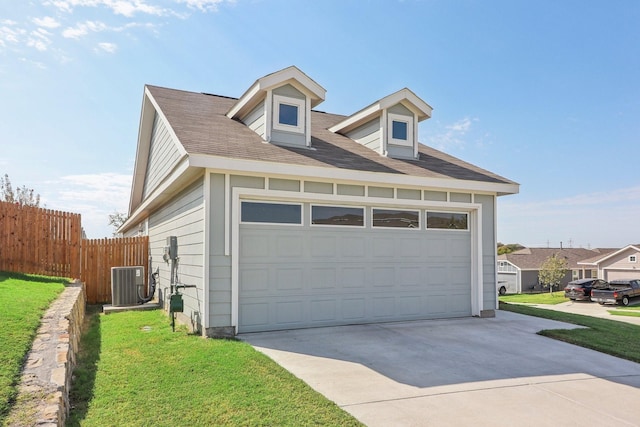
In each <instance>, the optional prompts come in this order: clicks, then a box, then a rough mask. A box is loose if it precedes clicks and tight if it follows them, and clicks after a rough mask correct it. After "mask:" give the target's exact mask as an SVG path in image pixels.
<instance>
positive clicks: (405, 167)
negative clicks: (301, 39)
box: [119, 67, 519, 336]
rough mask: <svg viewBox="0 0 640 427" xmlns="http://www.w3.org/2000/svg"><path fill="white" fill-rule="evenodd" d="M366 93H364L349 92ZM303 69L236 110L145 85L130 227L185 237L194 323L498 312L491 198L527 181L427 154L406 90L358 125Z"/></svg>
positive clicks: (160, 243) (301, 324) (244, 99)
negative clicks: (331, 104)
mask: <svg viewBox="0 0 640 427" xmlns="http://www.w3.org/2000/svg"><path fill="white" fill-rule="evenodd" d="M350 95H352V96H353V95H358V94H350ZM324 98H325V89H324V88H322V87H321V86H320V85H319V84H318V83H316V82H315V81H314V80H312V79H311V78H309V77H308V76H307V75H306V74H304V73H303V72H301V71H300V70H299V69H298V68H296V67H289V68H286V69H284V70H281V71H278V72H276V73H273V74H269V75H267V76H265V77H262V78H260V79H258V80H257V81H256V82H255V83H254V84H253V85H252V86H251V87H250V88H249V89H248V90H247V91H246V92H245V93H244V94H243V95H242V96H241V97H240V98H239V99H235V98H229V97H224V96H216V95H209V94H204V93H194V92H185V91H181V90H174V89H166V88H161V87H155V86H146V87H145V89H144V96H143V103H142V113H141V119H140V131H139V137H138V147H137V154H136V163H135V170H134V176H133V186H132V190H131V200H130V207H129V218H128V220H127V221H126V222H125V223H124V224H123V225H122V227H121V228H120V230H119V231H121V232H123V233H124V234H125V235H134V234H136V233H143V234H148V235H149V241H150V253H151V257H152V260H151V262H150V264H151V267H152V268H153V269H154V270H155V269H156V268H160V284H159V288H160V291H161V292H160V295H161V299H162V300H163V301H165V306H166V300H167V299H168V298H167V293H168V292H169V289H170V280H171V279H170V273H169V267H168V266H167V264H166V263H165V262H164V261H163V259H162V255H163V250H164V247H165V245H166V244H167V237H169V236H177V240H178V256H179V266H178V278H177V281H178V282H179V283H183V284H188V285H194V286H195V287H194V288H192V289H184V291H183V294H184V313H183V314H181V315H180V316H179V317H178V320H179V321H182V322H185V323H189V324H190V325H191V326H192V327H193V329H194V330H196V331H198V332H199V333H202V334H203V335H206V336H228V335H234V334H236V333H239V332H253V331H267V330H277V329H291V328H305V327H314V326H329V325H344V324H358V323H371V322H386V321H398V320H413V319H430V318H446V317H461V316H493V315H494V310H495V309H496V307H497V298H496V271H495V268H496V250H495V248H496V237H495V236H496V229H495V224H496V218H495V215H496V203H497V197H498V196H501V195H508V194H515V193H517V192H518V190H519V185H518V184H517V183H515V182H513V181H510V180H508V179H506V178H503V177H501V176H498V175H496V174H494V173H491V172H488V171H486V170H483V169H481V168H479V167H477V166H474V165H471V164H469V163H466V162H464V161H462V160H459V159H457V158H455V157H452V156H449V155H447V154H445V153H442V152H440V151H438V150H435V149H433V148H430V147H427V146H424V145H422V144H419V143H418V123H419V122H421V121H422V120H426V119H428V118H430V117H431V110H432V109H431V107H430V106H429V105H428V104H427V103H425V102H424V101H423V100H421V99H420V98H418V96H416V95H415V94H414V93H413V92H411V91H410V90H408V89H402V90H400V91H398V92H395V93H393V94H391V95H388V96H386V97H384V98H382V99H380V100H378V101H376V102H374V103H372V104H370V105H368V106H366V107H365V108H363V109H362V110H360V111H358V112H356V113H355V114H353V115H350V116H343V115H338V114H329V113H323V112H319V111H314V110H312V108H314V107H316V106H317V105H318V104H320V103H321V102H322V101H323V100H324Z"/></svg>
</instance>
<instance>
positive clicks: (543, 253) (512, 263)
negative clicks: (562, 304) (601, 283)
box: [498, 248, 613, 293]
mask: <svg viewBox="0 0 640 427" xmlns="http://www.w3.org/2000/svg"><path fill="white" fill-rule="evenodd" d="M611 251H613V249H583V248H524V249H520V250H518V251H515V252H512V253H509V254H502V255H499V256H498V290H499V291H500V293H504V292H507V293H523V292H525V293H526V292H531V291H534V290H540V289H541V286H540V281H539V279H538V275H539V273H540V269H541V267H542V265H543V264H544V262H545V261H546V260H547V259H548V258H549V257H551V256H554V255H555V256H556V257H562V258H564V259H565V260H566V261H567V267H568V271H567V273H566V275H565V277H564V278H563V279H562V280H561V282H560V283H561V285H566V284H567V283H569V282H570V281H571V280H578V279H586V278H590V277H598V272H597V270H596V269H595V268H590V267H588V266H587V265H583V264H582V263H581V262H580V261H582V260H585V259H591V258H593V257H596V258H598V257H599V258H602V257H603V256H604V255H605V254H607V253H609V252H611ZM503 287H504V290H503V289H502V288H503Z"/></svg>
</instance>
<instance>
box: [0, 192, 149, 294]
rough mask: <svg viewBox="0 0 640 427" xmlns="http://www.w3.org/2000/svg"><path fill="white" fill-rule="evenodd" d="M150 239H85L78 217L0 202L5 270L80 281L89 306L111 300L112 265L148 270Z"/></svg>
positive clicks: (1, 267)
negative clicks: (140, 266) (83, 286)
mask: <svg viewBox="0 0 640 427" xmlns="http://www.w3.org/2000/svg"><path fill="white" fill-rule="evenodd" d="M148 259H149V237H147V236H139V237H126V238H116V239H95V240H89V239H83V238H82V223H81V219H80V215H79V214H74V213H69V212H59V211H53V210H49V209H42V208H36V207H31V206H19V205H15V204H13V203H7V202H0V271H11V272H16V273H25V274H41V275H45V276H56V277H68V278H71V279H76V278H78V279H80V280H82V281H83V282H84V284H85V287H86V288H85V290H86V294H87V302H88V303H89V304H95V303H101V302H109V301H111V267H129V266H136V265H142V266H144V267H145V283H146V281H147V277H148V271H147V268H148Z"/></svg>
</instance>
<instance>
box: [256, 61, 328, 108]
mask: <svg viewBox="0 0 640 427" xmlns="http://www.w3.org/2000/svg"><path fill="white" fill-rule="evenodd" d="M289 81H297V82H298V83H299V84H300V85H301V86H302V88H304V89H305V91H306V92H309V95H310V96H311V98H313V99H314V100H315V101H320V102H322V101H324V99H325V95H326V93H327V91H326V89H325V88H323V87H322V86H320V85H319V84H318V83H317V82H316V81H314V80H313V79H312V78H311V77H309V76H307V75H306V74H305V73H303V72H302V71H300V69H299V68H297V67H296V66H293V65H292V66H291V67H287V68H285V69H284V70H280V71H276V72H275V73H273V74H269V75H267V76H264V77H262V78H260V79H258V81H257V83H258V85H259V86H260V89H261V90H268V89H270V88H273V87H275V86H281V85H282V84H283V83H286V82H289ZM297 89H298V90H300V89H301V88H300V87H297ZM320 102H316V104H315V105H317V104H319V103H320ZM315 105H314V106H315Z"/></svg>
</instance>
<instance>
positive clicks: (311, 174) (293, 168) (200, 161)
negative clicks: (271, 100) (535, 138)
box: [189, 155, 520, 195]
mask: <svg viewBox="0 0 640 427" xmlns="http://www.w3.org/2000/svg"><path fill="white" fill-rule="evenodd" d="M189 164H190V166H193V167H201V168H209V169H214V170H217V171H220V172H229V173H247V174H250V175H252V174H256V173H258V174H268V175H278V176H283V177H284V176H287V177H296V178H297V179H302V178H308V179H321V180H325V181H335V180H342V181H351V182H357V183H361V184H365V185H374V184H375V185H381V186H387V187H388V186H390V185H397V186H410V187H420V188H434V189H446V190H451V191H462V190H464V191H476V192H486V193H490V194H493V193H496V194H498V195H507V194H517V193H518V192H519V187H520V186H519V184H508V183H490V182H481V181H471V180H459V179H446V178H428V177H418V176H407V175H402V174H389V173H381V172H367V171H354V170H347V169H337V168H325V167H318V166H305V165H292V164H284V163H277V162H264V161H257V160H246V159H230V158H227V157H220V156H207V155H191V156H190V157H189Z"/></svg>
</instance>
